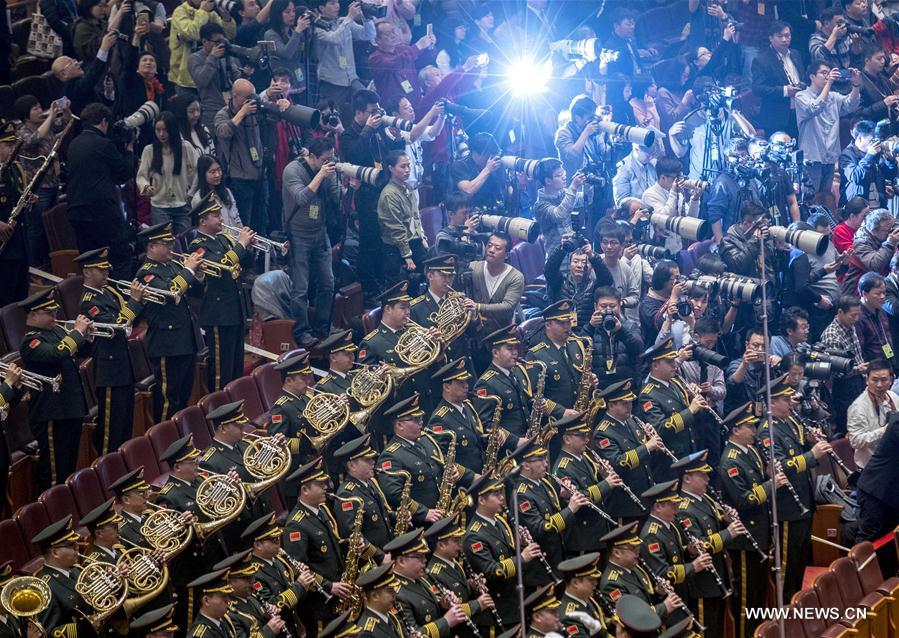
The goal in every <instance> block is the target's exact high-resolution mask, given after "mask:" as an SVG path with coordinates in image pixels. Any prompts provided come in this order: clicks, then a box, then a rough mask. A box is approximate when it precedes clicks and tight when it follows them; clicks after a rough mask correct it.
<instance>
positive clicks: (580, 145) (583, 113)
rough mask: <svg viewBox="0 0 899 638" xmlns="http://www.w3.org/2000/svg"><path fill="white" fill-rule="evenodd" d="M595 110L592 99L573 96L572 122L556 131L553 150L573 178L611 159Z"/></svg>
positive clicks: (609, 149)
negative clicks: (591, 166)
mask: <svg viewBox="0 0 899 638" xmlns="http://www.w3.org/2000/svg"><path fill="white" fill-rule="evenodd" d="M597 108H598V107H597V106H596V102H594V101H593V100H592V99H591V98H589V97H587V96H586V95H576V96H575V97H574V98H573V99H572V100H571V104H570V105H569V107H568V112H569V113H570V115H571V119H570V120H568V122H566V123H565V124H564V125H563V126H562V127H561V128H559V129H558V130H556V136H555V144H556V149H558V151H559V158H560V159H561V160H562V164H563V165H564V166H565V172H566V173H569V174H571V175H574V174H575V173H576V172H577V171H579V170H581V169H582V168H584V167H585V166H586V165H587V164H603V162H604V158H606V157H611V151H612V149H611V147H610V146H609V144H608V141H607V139H606V137H607V136H606V135H605V133H603V132H602V131H600V130H599V122H600V119H599V117H597V115H596V112H597Z"/></svg>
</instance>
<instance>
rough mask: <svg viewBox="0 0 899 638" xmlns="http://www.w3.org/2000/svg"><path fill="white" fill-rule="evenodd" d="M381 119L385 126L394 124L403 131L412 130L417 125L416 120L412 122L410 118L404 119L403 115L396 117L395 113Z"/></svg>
mask: <svg viewBox="0 0 899 638" xmlns="http://www.w3.org/2000/svg"><path fill="white" fill-rule="evenodd" d="M381 121H382V122H384V125H385V126H393V127H394V128H398V129H399V130H401V131H406V132H407V133H408V132H409V131H411V130H412V127H413V126H415V124H414V122H410V121H409V120H404V119H403V118H401V117H395V116H393V115H385V116H384V117H382V118H381Z"/></svg>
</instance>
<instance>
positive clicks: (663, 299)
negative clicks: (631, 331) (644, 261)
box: [639, 259, 684, 343]
mask: <svg viewBox="0 0 899 638" xmlns="http://www.w3.org/2000/svg"><path fill="white" fill-rule="evenodd" d="M679 277H680V268H679V267H678V265H677V264H676V263H674V262H673V261H671V260H670V259H660V260H659V261H658V263H656V265H655V268H653V270H652V284H651V285H650V288H649V292H648V293H646V296H645V297H643V299H641V300H640V306H639V315H640V329H641V331H642V333H643V339H644V340H645V342H646V343H655V341H656V337H657V336H658V335H659V329H660V328H661V327H662V323H663V322H664V320H665V313H666V312H667V311H668V306H669V305H670V304H676V303H677V302H679V301H680V298H681V296H682V295H683V294H684V285H683V284H682V283H680V282H679V281H678V278H679Z"/></svg>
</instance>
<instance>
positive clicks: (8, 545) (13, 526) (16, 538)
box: [0, 518, 32, 569]
mask: <svg viewBox="0 0 899 638" xmlns="http://www.w3.org/2000/svg"><path fill="white" fill-rule="evenodd" d="M0 538H2V539H3V542H2V543H0V563H5V562H6V561H8V560H11V561H12V562H13V569H19V568H20V567H22V565H24V564H25V563H27V562H28V561H29V560H31V556H32V554H31V549H30V547H29V546H28V545H29V544H28V543H26V542H25V539H24V538H23V537H22V530H21V529H20V528H19V524H18V523H17V522H16V521H15V520H13V519H11V518H7V519H6V520H2V521H0Z"/></svg>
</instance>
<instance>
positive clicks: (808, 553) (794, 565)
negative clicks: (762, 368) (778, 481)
mask: <svg viewBox="0 0 899 638" xmlns="http://www.w3.org/2000/svg"><path fill="white" fill-rule="evenodd" d="M794 392H795V388H794V387H793V386H791V385H788V384H787V383H786V375H783V376H782V377H779V378H778V379H775V380H772V381H771V398H772V400H773V399H776V398H778V397H790V396H792V395H793V393H794ZM781 400H783V399H781ZM773 438H774V441H773V443H774V456H775V457H776V458H777V459H778V460H780V462H781V465H782V467H783V472H784V474H786V476H787V479H789V481H790V484H791V485H792V486H793V489H794V490H795V492H796V495H797V496H798V497H799V503H801V505H800V504H799V503H797V502H796V500H795V499H794V498H793V497H792V496H791V494H790V492H789V489H788V488H787V487H786V486H784V487H782V488H780V489H779V490H777V518H778V519H779V520H780V530H781V539H780V541H781V547H783V548H784V550H783V553H784V556H785V558H784V571H783V584H784V597H785V598H787V597H792V596H793V594H795V593H796V592H797V591H799V590H800V589H801V588H802V577H803V574H804V573H805V566H806V565H809V564H811V558H812V542H811V530H812V515H813V514H814V512H815V486H814V477H813V476H812V473H811V468H813V467H815V466H817V465H818V459H816V458H815V456H814V454H812V452H811V449H812V443H811V442H810V441H809V440H808V439H807V438H806V436H805V428H804V427H803V426H802V424H801V423H799V421H797V420H796V418H795V417H793V416H789V417H787V418H785V419H774V437H773ZM758 444H759V450H760V452H761V454H762V455H763V456H764V457H766V458H768V456H769V452H768V450H769V446H770V444H771V437H770V435H769V433H768V423H767V421H766V422H764V423H762V425H761V427H759V434H758ZM803 507H804V508H805V511H803V510H802V508H803Z"/></svg>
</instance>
